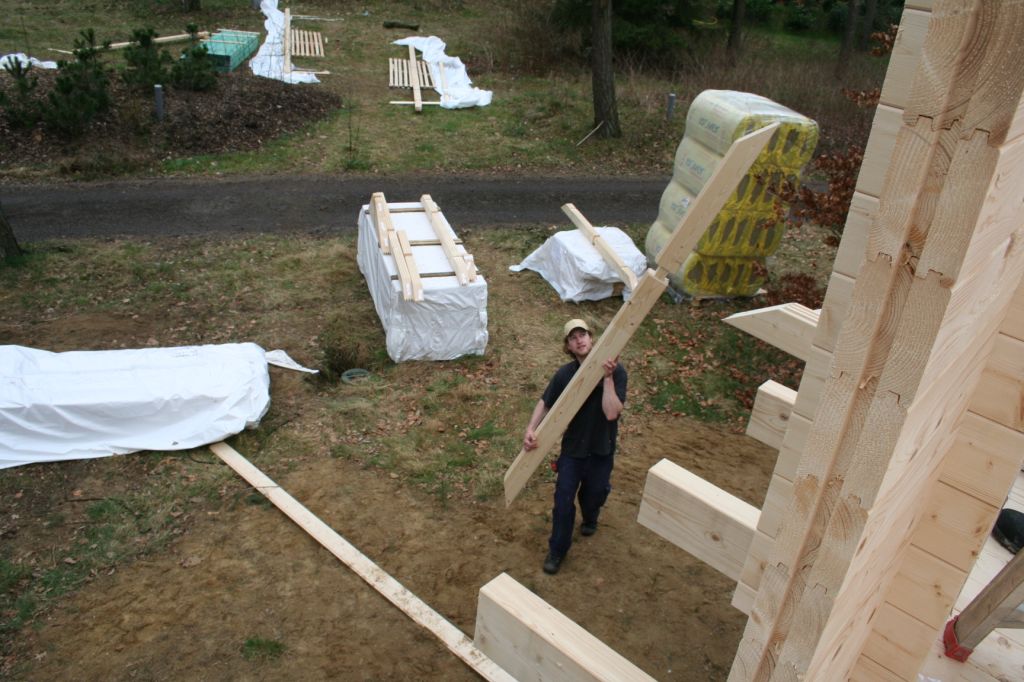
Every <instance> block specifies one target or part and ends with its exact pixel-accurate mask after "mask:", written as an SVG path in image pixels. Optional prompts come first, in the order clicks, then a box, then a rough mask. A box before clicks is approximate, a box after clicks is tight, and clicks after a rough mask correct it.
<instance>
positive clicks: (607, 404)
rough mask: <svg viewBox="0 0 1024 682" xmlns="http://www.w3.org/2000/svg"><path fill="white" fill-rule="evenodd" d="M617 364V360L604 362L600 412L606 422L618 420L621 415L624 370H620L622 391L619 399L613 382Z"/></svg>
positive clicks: (624, 387) (624, 382) (623, 396)
mask: <svg viewBox="0 0 1024 682" xmlns="http://www.w3.org/2000/svg"><path fill="white" fill-rule="evenodd" d="M618 364H619V359H618V358H609V359H607V360H605V362H604V365H603V367H604V379H602V381H604V385H603V390H602V391H601V410H602V411H603V412H604V416H605V419H607V420H608V421H615V420H616V419H618V418H619V415H620V414H621V413H622V402H623V400H624V399H625V396H626V376H625V375H626V370H624V369H623V370H621V371H620V374H621V382H622V390H621V394H622V395H621V397H620V395H619V393H620V390H619V387H618V386H617V385H616V381H615V368H616V367H617V366H618Z"/></svg>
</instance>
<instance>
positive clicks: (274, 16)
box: [249, 0, 320, 83]
mask: <svg viewBox="0 0 1024 682" xmlns="http://www.w3.org/2000/svg"><path fill="white" fill-rule="evenodd" d="M260 10H261V11H262V12H263V16H265V17H266V18H267V19H266V21H264V22H263V28H265V29H267V39H266V40H264V41H263V44H262V45H260V49H259V50H258V51H257V52H256V54H255V56H253V58H252V59H250V60H249V68H250V69H252V72H253V73H254V74H256V75H257V76H262V77H263V78H272V79H274V80H279V81H284V82H285V83H319V82H320V81H319V80H318V79H317V77H316V76H314V75H313V74H311V73H303V72H301V71H292V72H291V73H285V72H284V12H282V11H281V10H279V9H278V8H277V0H263V2H261V3H260Z"/></svg>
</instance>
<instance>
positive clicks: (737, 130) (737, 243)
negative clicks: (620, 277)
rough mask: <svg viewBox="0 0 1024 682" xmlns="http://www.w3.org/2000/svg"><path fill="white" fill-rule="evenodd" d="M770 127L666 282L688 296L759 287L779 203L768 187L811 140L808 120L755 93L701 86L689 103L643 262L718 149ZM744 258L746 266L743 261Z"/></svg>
mask: <svg viewBox="0 0 1024 682" xmlns="http://www.w3.org/2000/svg"><path fill="white" fill-rule="evenodd" d="M775 122H778V123H780V127H779V130H778V132H776V133H775V135H773V136H772V139H771V140H770V141H769V143H768V146H767V147H766V148H765V150H764V151H763V152H762V153H761V155H760V156H759V157H758V158H757V160H756V161H755V162H754V165H753V166H752V167H751V169H750V172H749V173H748V174H747V175H746V176H745V177H744V178H743V179H742V180H741V181H740V183H739V185H738V187H737V189H736V191H735V192H734V193H733V194H732V195H731V196H730V197H729V199H728V200H727V201H726V203H725V205H724V206H723V208H722V210H721V212H720V213H719V214H718V215H717V216H716V217H715V219H714V220H713V221H712V223H711V225H709V226H708V229H707V232H706V233H705V234H704V236H703V237H702V238H701V240H700V242H699V243H698V244H697V247H696V249H695V250H694V253H693V254H691V257H690V258H689V259H688V260H687V262H686V264H684V266H683V267H682V268H681V269H680V271H679V272H678V273H674V276H673V277H670V280H671V281H672V283H673V286H675V287H676V288H677V289H680V290H681V291H683V292H684V293H687V294H690V295H692V296H752V295H753V294H755V293H756V292H757V290H758V288H759V287H760V286H761V284H763V273H764V268H763V263H764V259H765V258H766V257H767V256H770V255H771V254H772V253H774V252H775V250H776V249H777V248H778V247H779V244H780V242H781V240H782V235H783V232H784V228H785V225H784V223H783V222H782V220H781V219H780V218H781V216H784V215H785V212H786V210H787V207H786V206H784V205H782V202H781V201H779V200H778V199H777V198H776V196H775V194H774V193H773V192H772V191H771V188H772V187H777V186H778V185H779V184H780V183H781V182H782V181H783V180H788V181H789V182H790V183H791V184H792V185H793V186H794V187H795V186H798V185H799V182H800V173H801V171H802V169H803V167H804V165H805V164H806V163H807V162H808V161H809V160H810V158H811V155H812V154H813V152H814V148H815V146H816V145H817V142H818V126H817V124H816V123H815V122H814V121H812V120H811V119H809V118H807V117H805V116H802V115H801V114H798V113H797V112H795V111H793V110H791V109H788V108H786V107H784V106H782V105H781V104H778V103H776V102H773V101H771V100H769V99H766V98H764V97H761V96H760V95H753V94H750V93H745V92H733V91H730V90H706V91H704V92H702V93H701V94H700V95H699V96H697V98H696V99H694V101H693V103H692V104H691V106H690V110H689V112H688V114H687V116H686V130H685V134H684V136H683V139H682V141H681V142H680V143H679V147H678V148H677V149H676V156H675V163H674V167H673V175H672V181H671V182H669V184H668V186H667V187H666V188H665V191H664V193H663V194H662V197H661V204H660V206H659V210H658V218H657V220H655V222H654V224H653V225H652V226H651V229H650V230H649V231H648V235H647V240H646V250H647V257H648V259H649V260H650V261H651V262H654V261H655V260H656V258H657V254H658V252H659V251H660V250H661V248H663V247H664V245H665V243H666V242H667V241H668V237H669V235H670V234H671V233H672V231H673V230H675V229H676V228H677V227H678V225H679V224H680V222H681V221H682V219H683V217H684V216H685V215H686V212H687V211H688V210H689V207H690V205H691V204H692V202H693V200H694V198H695V197H696V196H697V194H698V193H700V190H701V188H703V186H704V185H705V184H706V183H707V181H708V179H710V177H711V175H712V174H713V173H714V171H715V168H716V167H717V165H718V163H719V162H720V161H721V159H722V156H723V154H724V153H725V152H726V151H727V150H728V149H729V146H730V145H731V144H732V143H733V141H734V140H736V139H737V138H739V137H741V136H743V135H746V134H747V133H749V132H751V131H753V130H757V129H758V128H763V127H764V126H767V125H770V124H772V123H775ZM744 259H747V260H751V261H753V262H751V263H744V262H743V261H744Z"/></svg>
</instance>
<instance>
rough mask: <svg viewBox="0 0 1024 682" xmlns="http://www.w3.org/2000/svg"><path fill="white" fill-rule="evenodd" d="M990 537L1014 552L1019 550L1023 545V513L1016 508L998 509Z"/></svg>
mask: <svg viewBox="0 0 1024 682" xmlns="http://www.w3.org/2000/svg"><path fill="white" fill-rule="evenodd" d="M992 537H994V538H995V539H996V542H998V543H999V544H1000V545H1002V546H1003V547H1005V548H1006V549H1008V550H1009V551H1011V552H1013V553H1014V554H1016V553H1017V552H1019V551H1020V549H1021V546H1022V545H1024V514H1021V513H1020V512H1019V511H1017V510H1016V509H1003V510H1002V511H1000V512H999V518H997V519H996V525H995V527H994V528H992Z"/></svg>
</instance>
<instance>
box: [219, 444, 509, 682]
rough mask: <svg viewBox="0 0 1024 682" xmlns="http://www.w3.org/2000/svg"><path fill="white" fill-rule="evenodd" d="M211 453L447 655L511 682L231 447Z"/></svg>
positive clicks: (450, 627)
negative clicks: (434, 640)
mask: <svg viewBox="0 0 1024 682" xmlns="http://www.w3.org/2000/svg"><path fill="white" fill-rule="evenodd" d="M210 450H212V451H213V453H214V454H215V455H217V456H218V457H220V459H221V460H222V461H223V462H224V463H225V464H227V465H228V466H230V467H231V468H232V469H233V470H234V471H235V472H236V473H237V474H238V475H239V476H241V477H242V478H243V479H245V480H246V481H247V482H248V483H249V485H251V486H252V487H253V488H255V489H256V490H257V491H259V492H260V493H262V494H263V496H264V497H266V498H267V499H268V500H270V501H271V502H272V503H273V504H274V506H275V507H277V508H278V509H279V510H280V511H281V512H283V513H284V515H285V516H287V517H288V518H289V519H291V520H292V521H294V522H295V523H296V524H298V526H299V527H300V528H302V530H304V531H305V532H306V533H308V534H309V535H310V536H312V538H313V539H314V540H316V541H317V542H318V543H320V545H321V546H323V548H324V549H326V550H327V551H328V552H330V553H331V554H333V555H334V556H335V557H337V558H338V560H339V561H341V562H342V563H343V564H345V565H346V566H348V567H349V568H350V569H352V571H353V572H354V573H355V574H356V575H358V576H359V577H360V578H362V579H363V580H365V581H366V582H367V583H368V584H369V585H370V586H371V587H373V588H374V589H375V590H377V592H379V593H380V594H381V595H382V596H383V597H384V598H385V599H387V600H388V601H390V602H391V603H392V604H394V605H395V606H396V607H398V608H399V609H400V610H401V611H402V613H404V614H405V615H407V616H408V617H409V618H411V619H412V620H413V621H414V622H416V623H417V624H418V625H420V626H422V627H424V628H426V629H427V630H428V631H429V632H430V633H431V634H432V635H434V636H435V637H437V638H438V639H439V640H441V643H442V644H444V645H445V646H446V647H447V648H448V650H449V651H451V652H452V653H453V654H455V655H456V656H458V657H459V658H460V659H462V661H463V662H464V663H465V664H466V665H468V666H469V667H470V668H472V669H473V670H475V671H476V672H477V673H478V674H479V675H480V676H481V677H483V678H484V679H487V680H495V681H496V682H498V681H500V682H514V678H513V677H512V676H511V675H509V674H508V673H507V672H506V671H505V670H504V669H502V668H501V667H500V666H498V664H496V663H495V662H494V661H492V660H491V659H490V658H488V657H487V655H486V654H484V653H483V652H482V651H480V649H478V648H477V647H476V645H475V644H473V641H472V640H470V639H469V637H467V636H466V635H465V634H464V633H463V632H462V631H461V630H459V629H458V628H457V627H455V626H454V625H452V624H451V623H450V622H449V621H448V620H446V619H445V618H444V617H443V616H441V614H439V613H438V612H437V611H435V610H434V609H432V608H430V606H429V605H428V604H426V603H425V602H424V601H423V600H421V599H420V598H419V597H417V596H416V595H415V594H413V593H412V592H410V591H409V590H408V589H406V588H405V587H404V586H403V585H402V584H401V583H399V582H398V581H397V580H395V579H394V578H393V577H391V576H390V575H388V574H387V573H386V572H385V571H384V570H383V569H381V567H380V566H378V565H377V564H375V563H374V562H373V561H371V560H370V559H369V558H368V557H367V556H366V555H365V554H363V553H362V552H360V551H359V550H358V549H356V548H355V547H354V546H353V545H352V544H351V543H349V542H348V541H347V540H346V539H345V538H343V537H342V536H341V535H339V534H338V533H337V532H336V531H335V530H334V529H333V528H331V527H330V526H328V525H327V524H326V523H324V522H323V521H321V520H320V519H319V518H317V516H316V515H314V514H313V513H312V512H311V511H309V509H307V508H306V507H304V506H303V505H302V504H300V503H299V502H298V500H296V499H295V498H294V497H292V496H291V495H289V494H288V493H287V492H286V491H285V490H284V489H282V488H281V487H280V486H278V485H277V484H276V483H275V482H274V481H273V480H271V478H270V477H269V476H267V475H266V474H264V473H263V472H262V471H260V470H259V469H257V468H256V467H254V466H253V465H252V464H251V463H250V462H249V461H248V460H247V459H245V457H243V456H242V455H241V454H239V453H238V452H237V451H236V450H235V449H234V448H232V447H231V446H230V445H228V444H227V443H214V444H213V445H211V446H210Z"/></svg>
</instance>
